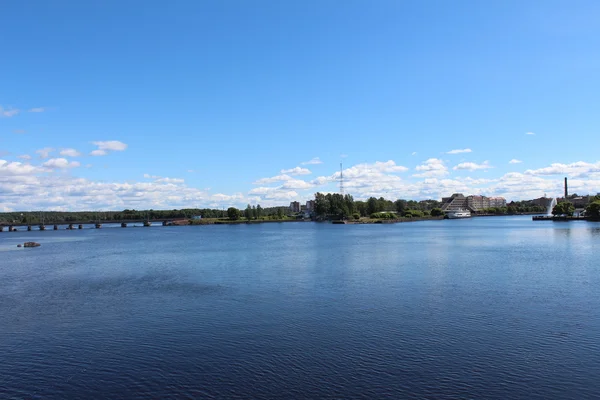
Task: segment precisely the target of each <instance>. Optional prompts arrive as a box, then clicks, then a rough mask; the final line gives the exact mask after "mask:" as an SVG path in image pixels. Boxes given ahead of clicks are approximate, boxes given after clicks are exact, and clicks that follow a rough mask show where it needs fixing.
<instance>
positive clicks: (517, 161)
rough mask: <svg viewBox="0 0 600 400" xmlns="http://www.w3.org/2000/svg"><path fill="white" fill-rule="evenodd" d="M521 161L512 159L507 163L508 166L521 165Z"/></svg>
mask: <svg viewBox="0 0 600 400" xmlns="http://www.w3.org/2000/svg"><path fill="white" fill-rule="evenodd" d="M522 162H523V161H521V160H517V159H516V158H513V159H512V160H510V161H509V162H508V163H509V164H521V163H522Z"/></svg>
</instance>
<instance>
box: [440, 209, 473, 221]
mask: <svg viewBox="0 0 600 400" xmlns="http://www.w3.org/2000/svg"><path fill="white" fill-rule="evenodd" d="M446 216H447V217H448V219H458V218H471V211H469V210H452V211H446Z"/></svg>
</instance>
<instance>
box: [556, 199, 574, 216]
mask: <svg viewBox="0 0 600 400" xmlns="http://www.w3.org/2000/svg"><path fill="white" fill-rule="evenodd" d="M574 212H575V206H574V205H573V204H571V203H570V202H568V201H563V202H560V203H558V204H557V205H555V206H554V209H552V215H568V216H569V217H570V216H572V215H573V213H574Z"/></svg>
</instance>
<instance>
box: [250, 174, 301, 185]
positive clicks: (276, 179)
mask: <svg viewBox="0 0 600 400" xmlns="http://www.w3.org/2000/svg"><path fill="white" fill-rule="evenodd" d="M290 179H293V178H292V177H291V176H289V175H285V174H283V175H277V176H273V177H271V178H261V179H259V180H257V181H254V184H255V185H268V184H269V183H275V182H282V181H289V180H290Z"/></svg>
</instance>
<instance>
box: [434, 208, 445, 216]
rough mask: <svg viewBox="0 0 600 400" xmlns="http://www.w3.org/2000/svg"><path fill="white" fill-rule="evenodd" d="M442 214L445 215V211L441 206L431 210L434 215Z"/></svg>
mask: <svg viewBox="0 0 600 400" xmlns="http://www.w3.org/2000/svg"><path fill="white" fill-rule="evenodd" d="M442 215H444V212H443V211H442V209H441V208H434V209H433V210H431V216H432V217H441V216H442Z"/></svg>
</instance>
